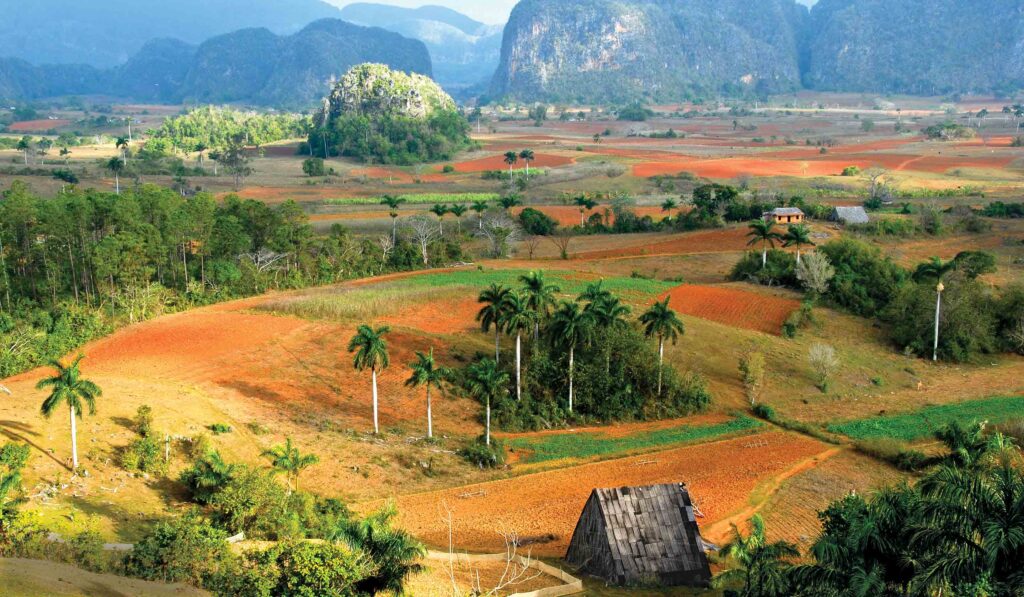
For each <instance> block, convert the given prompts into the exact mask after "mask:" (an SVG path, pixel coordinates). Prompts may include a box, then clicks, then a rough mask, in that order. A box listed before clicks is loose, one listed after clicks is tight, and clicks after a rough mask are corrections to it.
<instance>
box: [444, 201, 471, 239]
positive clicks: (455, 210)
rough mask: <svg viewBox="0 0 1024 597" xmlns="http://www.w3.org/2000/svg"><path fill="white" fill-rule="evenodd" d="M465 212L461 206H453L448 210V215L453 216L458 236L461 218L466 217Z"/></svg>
mask: <svg viewBox="0 0 1024 597" xmlns="http://www.w3.org/2000/svg"><path fill="white" fill-rule="evenodd" d="M466 211H467V208H466V206H465V205H461V204H455V205H453V206H451V207H449V208H448V213H450V214H452V215H453V216H455V223H456V224H457V225H458V227H459V234H462V216H464V215H466Z"/></svg>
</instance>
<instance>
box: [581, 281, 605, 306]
mask: <svg viewBox="0 0 1024 597" xmlns="http://www.w3.org/2000/svg"><path fill="white" fill-rule="evenodd" d="M610 298H612V293H611V292H609V291H608V290H607V289H606V288H605V287H604V280H598V281H597V282H592V283H590V284H587V286H586V288H584V289H583V292H581V293H580V297H579V300H580V301H583V302H585V303H599V302H601V301H603V300H605V299H610Z"/></svg>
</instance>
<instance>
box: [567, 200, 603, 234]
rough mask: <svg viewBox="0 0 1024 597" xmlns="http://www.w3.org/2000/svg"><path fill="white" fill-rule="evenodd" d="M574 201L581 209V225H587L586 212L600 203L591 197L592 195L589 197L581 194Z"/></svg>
mask: <svg viewBox="0 0 1024 597" xmlns="http://www.w3.org/2000/svg"><path fill="white" fill-rule="evenodd" d="M572 201H573V203H574V204H575V205H576V207H578V208H579V209H580V226H581V227H582V226H585V225H586V219H585V216H586V213H587V212H588V211H590V210H592V209H594V208H595V207H597V205H598V203H597V201H594V200H593V199H591V198H590V197H587V196H586V195H580V196H578V197H575V198H574V199H573V200H572Z"/></svg>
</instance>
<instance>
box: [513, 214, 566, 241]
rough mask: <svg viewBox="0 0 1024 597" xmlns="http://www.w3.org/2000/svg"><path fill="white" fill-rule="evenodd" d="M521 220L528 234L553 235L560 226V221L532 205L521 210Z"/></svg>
mask: <svg viewBox="0 0 1024 597" xmlns="http://www.w3.org/2000/svg"><path fill="white" fill-rule="evenodd" d="M519 222H520V224H522V226H523V230H525V231H526V233H527V234H532V235H535V236H551V235H552V234H554V232H555V229H557V228H558V222H556V221H555V220H553V219H552V218H551V217H549V216H548V215H547V214H545V213H544V212H542V211H538V210H536V209H533V208H532V207H527V208H525V209H523V211H522V212H520V214H519Z"/></svg>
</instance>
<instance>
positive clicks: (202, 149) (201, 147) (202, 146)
mask: <svg viewBox="0 0 1024 597" xmlns="http://www.w3.org/2000/svg"><path fill="white" fill-rule="evenodd" d="M193 149H194V150H195V152H196V154H197V155H198V156H199V167H200V168H202V167H203V154H204V153H206V151H207V150H209V149H210V146H208V145H207V144H206V143H203V142H199V143H196V146H195V147H194V148H193Z"/></svg>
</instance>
